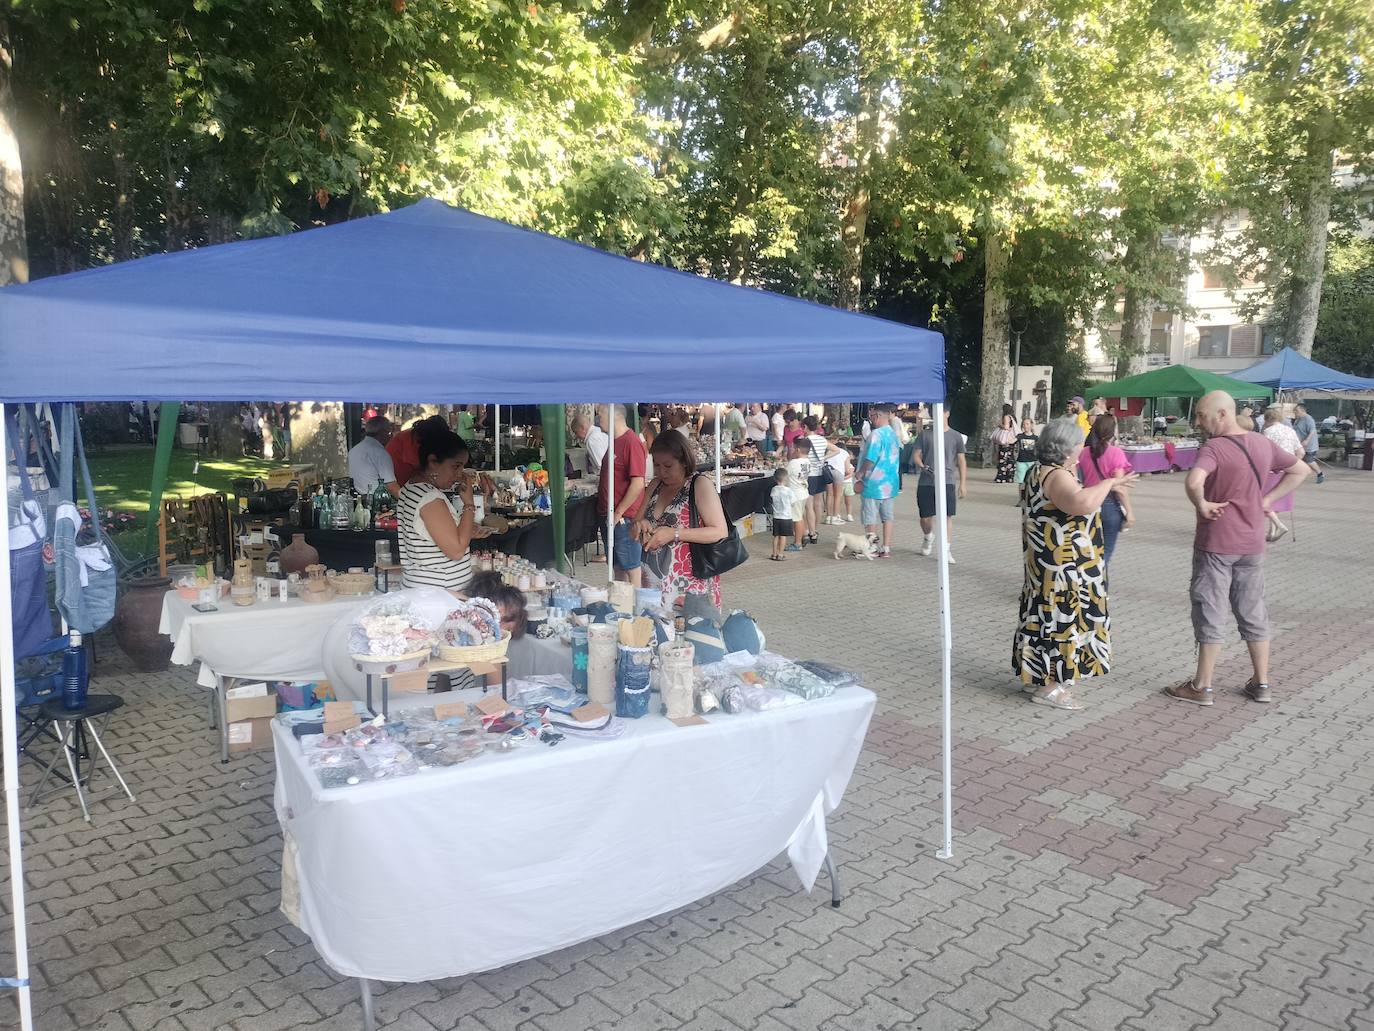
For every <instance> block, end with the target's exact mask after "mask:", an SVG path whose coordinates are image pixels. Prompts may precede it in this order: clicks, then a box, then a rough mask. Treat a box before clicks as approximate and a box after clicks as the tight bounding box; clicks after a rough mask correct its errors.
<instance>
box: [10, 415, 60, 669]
mask: <svg viewBox="0 0 1374 1031" xmlns="http://www.w3.org/2000/svg"><path fill="white" fill-rule="evenodd" d="M5 433H6V435H7V436H8V438H9V442H10V446H11V447H12V448H13V449H14V454H15V458H16V461H15V465H16V466H18V469H19V489H20V494H21V497H20V501H19V506H18V509H17V511H16V512H14V513H11V517H10V518H11V525H10V527H9V531H10V625H11V627H12V628H13V630H14V656H15V658H17V659H21V658H23V657H24V656H26V655H32V654H34V653H35V652H37V651H38V649H39V648H40V647H41V646H42V645H45V644H47V643H48V641H50V640H52V637H53V627H52V616H51V615H50V614H49V613H48V597H47V574H46V573H45V572H44V570H43V541H44V539H45V538H46V537H47V527H46V525H45V523H44V520H43V507H42V505H40V504H39V503H38V499H37V498H36V497H35V495H34V491H33V484H31V483H30V482H29V470H28V464H29V461H28V457H29V448H28V435H27V434H26V435H25V436H24V439H23V440H20V438H19V432H18V426H17V425H16V423H15V420H14V415H13V414H12V413H11V412H10V411H9V410H8V409H6V410H5ZM5 457H6V459H8V457H9V456H8V455H6V456H5ZM7 489H8V488H7ZM16 516H17V518H16Z"/></svg>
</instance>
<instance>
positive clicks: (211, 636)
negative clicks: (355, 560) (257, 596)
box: [158, 591, 372, 687]
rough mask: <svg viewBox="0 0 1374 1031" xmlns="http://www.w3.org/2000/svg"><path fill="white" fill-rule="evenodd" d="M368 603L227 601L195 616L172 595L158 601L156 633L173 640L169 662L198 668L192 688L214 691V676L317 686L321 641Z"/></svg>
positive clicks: (187, 604)
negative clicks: (340, 620)
mask: <svg viewBox="0 0 1374 1031" xmlns="http://www.w3.org/2000/svg"><path fill="white" fill-rule="evenodd" d="M371 600H372V598H370V597H368V598H336V599H335V600H334V601H327V602H305V601H298V600H296V599H294V598H292V599H290V600H289V601H287V602H286V604H282V603H281V602H279V601H277V600H276V599H275V598H274V599H272V600H271V601H259V602H255V603H254V604H252V605H247V606H242V607H240V606H236V605H235V604H234V603H233V602H232V601H230V600H229V599H228V598H225V599H223V600H222V601H221V602H219V606H220V607H219V611H217V612H197V611H196V610H195V609H193V608H192V607H191V605H192V603H191V602H189V601H187V600H186V599H185V598H182V597H181V596H180V595H178V594H177V593H176V591H168V592H167V594H166V596H165V597H164V598H163V599H162V620H161V622H160V623H159V624H158V632H159V633H163V634H167V635H168V636H170V637H171V639H172V645H173V647H172V661H173V662H175V663H177V664H178V665H181V666H189V665H191V664H192V663H195V662H198V663H200V672H199V674H198V675H197V682H198V683H199V684H200V685H201V686H202V687H214V686H215V681H216V677H217V676H225V677H249V678H252V679H255V680H316V679H320V678H323V677H324V675H325V670H324V664H323V654H324V638H325V633H326V631H328V629H329V627H330V626H331V625H332V624H333V623H334V622H335V621H336V620H338V618H339V617H340V616H342V615H344V614H345V613H346V612H351V611H352V610H353V609H355V608H359V607H361V606H362V605H365V604H366V603H367V602H369V601H371Z"/></svg>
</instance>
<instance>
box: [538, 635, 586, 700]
mask: <svg viewBox="0 0 1374 1031" xmlns="http://www.w3.org/2000/svg"><path fill="white" fill-rule="evenodd" d="M546 629H549V627H548V624H545V626H543V627H541V628H540V631H541V634H540V636H543V634H542V631H543V630H546ZM569 636H570V639H571V641H572V686H573V690H575V691H579V692H581V693H582V694H587V693H588V692H587V628H586V627H584V626H575V627H572V628H571V629H570V631H569Z"/></svg>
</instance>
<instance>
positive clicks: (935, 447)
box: [931, 401, 954, 859]
mask: <svg viewBox="0 0 1374 1031" xmlns="http://www.w3.org/2000/svg"><path fill="white" fill-rule="evenodd" d="M931 441H932V446H931V450H932V451H934V452H935V455H934V458H935V463H934V464H935V554H936V555H937V556H939V557H938V560H937V561H936V567H937V568H938V570H939V571H938V572H937V574H936V578H937V580H938V581H939V585H940V701H941V705H940V708H941V716H942V723H943V738H944V742H943V761H942V763H941V774H942V777H943V785H944V786H943V789H942V797H943V801H944V839H943V842H942V844H941V846H940V850H939V852H937V853H936V855H938V856H939V857H940V858H941V859H949V858H950V857H952V856H953V855H954V762H953V752H954V733H953V720H954V717H953V708H954V692H953V688H952V685H951V680H952V674H951V670H950V660H951V656H952V654H953V650H954V649H953V644H954V642H953V630H952V628H951V625H950V618H949V561H948V559H947V557H946V556H947V555H948V554H949V530H948V524H947V522H946V518H947V515H948V512H949V505H948V504H947V503H946V500H945V482H946V481H945V405H944V402H943V401H937V402H936V403H935V423H934V425H933V426H932V427H931Z"/></svg>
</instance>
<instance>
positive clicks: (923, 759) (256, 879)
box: [0, 471, 1374, 1031]
mask: <svg viewBox="0 0 1374 1031" xmlns="http://www.w3.org/2000/svg"><path fill="white" fill-rule="evenodd" d="M975 479H976V483H975V485H974V488H973V492H972V497H971V498H970V499H969V501H968V502H967V503H966V505H965V510H964V512H963V514H961V515H960V516H959V517H958V520H957V527H956V537H955V555H956V557H957V558H958V564H957V566H955V567H954V569H953V588H954V604H955V625H956V636H957V641H958V644H957V649H956V654H955V660H954V668H955V675H956V678H957V684H956V695H957V701H956V704H955V715H956V720H957V731H956V733H957V740H958V745H957V752H956V756H955V763H956V776H957V779H958V802H957V809H956V821H957V838H956V853H957V854H956V856H955V858H954V859H953V860H951V861H947V862H946V861H941V860H939V859H937V858H935V856H934V852H935V849H936V847H937V845H938V841H939V833H940V829H939V780H938V774H937V770H938V752H939V725H938V709H937V704H938V685H937V683H936V680H935V670H936V669H937V665H936V640H937V629H936V620H935V616H934V614H933V608H932V603H933V589H934V573H935V566H934V563H933V562H932V561H931V560H929V559H922V558H920V557H919V556H917V555H916V554H915V551H914V544H915V543H916V539H915V538H916V534H915V530H914V527H912V528H911V529H908V530H907V531H906V532H905V535H904V537H903V539H902V541H901V542H900V545H899V548H898V556H897V559H896V560H895V561H892V562H884V563H864V562H857V561H847V562H844V563H836V562H834V561H832V560H831V559H830V558H829V555H828V554H826V553H824V552H823V550H822V549H817V550H818V552H820V553H812V552H808V553H806V554H804V555H803V556H800V557H799V558H797V559H796V560H794V561H792V562H791V563H790V564H788V565H786V566H778V565H774V564H771V563H766V562H762V561H756V562H752V563H750V564H749V565H748V566H746V567H744V568H743V569H741V570H740V571H739V573H738V575H736V576H735V577H734V578H733V582H732V583H731V585H730V598H731V600H732V601H733V602H735V603H739V604H744V605H746V606H747V607H749V608H750V609H752V610H753V611H754V612H755V613H756V614H757V615H758V616H760V617H761V619H762V621H763V623H764V624H765V627H766V629H767V631H768V634H769V637H770V642H771V644H772V645H773V647H775V648H777V649H778V650H780V651H783V652H785V653H788V654H793V655H796V656H798V657H804V656H808V655H815V656H823V657H827V658H832V659H834V660H836V661H839V662H841V663H845V664H849V665H852V666H854V667H856V668H858V669H861V670H862V671H863V672H864V674H865V675H866V676H867V678H868V682H869V684H870V685H871V686H872V687H873V688H874V689H875V690H876V691H877V693H878V695H879V697H880V703H879V709H878V714H877V716H876V718H875V721H874V724H873V727H872V730H871V732H870V735H869V739H868V747H867V749H866V750H865V752H864V754H863V756H862V758H861V759H860V762H859V767H858V769H857V771H856V773H855V776H854V780H853V782H852V783H851V785H850V790H849V794H848V795H847V797H846V799H845V803H844V806H843V808H842V809H841V810H840V812H839V813H838V814H836V816H835V818H834V819H833V822H832V827H831V830H832V839H833V845H834V849H835V853H836V856H837V857H838V858H839V860H840V861H841V862H842V864H843V865H842V870H843V876H844V878H845V880H846V882H847V887H848V889H849V897H848V899H847V900H846V902H845V904H844V906H843V908H842V909H840V910H832V909H831V908H830V907H829V905H828V900H827V899H826V897H825V895H826V892H825V891H824V889H823V888H822V890H821V891H819V892H817V893H816V894H815V895H812V896H809V897H808V896H806V895H803V894H801V893H800V892H799V891H798V890H797V887H796V884H795V882H794V879H793V875H792V874H791V871H790V869H788V868H786V867H785V866H784V865H783V864H781V863H774V864H773V865H772V866H770V867H768V868H766V869H765V870H763V871H760V872H759V874H758V875H757V876H755V877H753V878H751V879H749V880H747V881H745V882H743V883H741V884H739V885H737V886H736V887H734V888H733V889H731V890H729V891H725V892H722V893H721V894H720V895H718V896H716V897H714V898H711V899H708V900H706V901H704V902H701V903H699V904H697V905H694V906H690V907H688V908H687V909H685V910H682V911H680V912H677V913H673V914H670V915H668V916H665V917H663V918H661V919H658V920H653V921H650V922H648V923H644V924H640V925H637V926H634V927H629V928H626V929H624V930H623V931H620V932H617V933H616V934H613V935H608V936H606V937H604V938H601V939H599V940H596V941H593V942H589V943H587V944H585V945H583V946H580V947H578V948H574V949H569V950H566V951H564V952H561V953H557V954H554V955H551V956H547V957H545V958H543V959H541V960H536V961H531V962H528V963H522V964H519V965H517V966H514V967H509V968H507V969H504V970H499V971H495V972H492V973H488V974H484V975H480V976H477V977H471V978H461V979H454V980H452V981H444V982H434V983H428V984H415V985H391V986H385V988H384V989H383V990H382V994H381V995H380V997H379V1002H378V1006H379V1012H380V1017H381V1019H382V1020H383V1021H384V1022H385V1023H386V1025H387V1026H388V1027H393V1028H405V1029H430V1028H455V1027H461V1028H464V1029H468V1028H471V1029H473V1031H481V1029H486V1031H499V1029H505V1028H516V1027H522V1028H530V1029H538V1031H558V1029H564V1028H566V1029H574V1031H576V1029H587V1028H603V1027H604V1028H612V1027H615V1028H619V1029H630V1031H638V1029H641V1028H644V1029H649V1028H676V1027H692V1028H702V1029H721V1031H729V1029H733V1028H744V1029H754V1028H758V1029H768V1031H778V1029H784V1028H792V1029H797V1031H809V1029H815V1028H836V1029H844V1031H877V1029H894V1028H922V1029H925V1031H933V1029H941V1028H980V1027H986V1028H995V1029H1006V1031H1011V1029H1024V1028H1045V1029H1050V1028H1053V1029H1073V1028H1084V1029H1089V1031H1100V1029H1106V1028H1115V1027H1131V1028H1149V1029H1151V1031H1161V1029H1184V1028H1193V1027H1208V1028H1213V1029H1217V1031H1223V1029H1238V1031H1239V1029H1244V1031H1249V1029H1262V1028H1271V1027H1284V1028H1342V1029H1343V1028H1349V1029H1374V1012H1372V1010H1371V997H1370V990H1371V989H1370V985H1371V982H1372V981H1374V904H1371V893H1374V859H1372V858H1371V845H1372V844H1374V803H1371V801H1370V795H1371V790H1370V789H1371V787H1372V786H1374V766H1371V764H1370V761H1369V760H1370V755H1371V751H1372V750H1374V737H1371V733H1370V730H1371V722H1374V698H1372V697H1371V691H1370V688H1371V686H1374V633H1371V630H1374V616H1371V614H1370V613H1371V609H1370V608H1369V600H1370V599H1369V591H1370V585H1371V584H1374V541H1372V540H1371V536H1370V533H1369V530H1370V527H1371V525H1374V523H1372V521H1371V511H1372V510H1374V482H1371V480H1370V477H1369V476H1368V475H1364V476H1360V475H1359V474H1353V473H1347V472H1344V471H1336V472H1335V473H1334V474H1333V475H1332V476H1331V477H1330V478H1329V481H1328V483H1327V484H1326V485H1324V486H1323V487H1321V488H1316V487H1314V486H1310V487H1306V488H1304V491H1303V495H1302V498H1301V500H1300V502H1299V520H1300V523H1299V535H1298V536H1299V539H1298V542H1297V543H1289V542H1288V541H1285V542H1283V543H1282V544H1280V545H1279V546H1277V547H1275V548H1274V550H1273V552H1272V553H1271V556H1270V560H1269V566H1268V569H1269V584H1270V591H1269V598H1270V603H1271V606H1272V610H1273V616H1274V620H1275V623H1276V626H1277V628H1278V639H1277V643H1276V651H1275V666H1274V678H1273V679H1274V682H1275V694H1276V700H1277V701H1276V704H1274V705H1271V706H1268V707H1264V706H1258V705H1254V704H1251V703H1248V702H1246V701H1245V700H1244V699H1243V698H1242V697H1241V696H1239V694H1238V693H1237V691H1236V689H1238V688H1239V686H1240V685H1241V684H1242V683H1243V682H1244V680H1245V675H1246V670H1245V667H1244V664H1243V651H1242V650H1241V648H1240V647H1239V646H1235V647H1231V648H1228V650H1227V652H1226V654H1225V657H1224V660H1223V662H1222V664H1221V667H1220V671H1219V682H1218V686H1219V692H1218V694H1219V697H1218V699H1217V704H1216V705H1215V707H1213V708H1212V709H1197V708H1193V707H1191V706H1186V705H1182V704H1181V703H1176V702H1169V701H1167V700H1166V699H1164V698H1163V697H1162V696H1161V694H1160V688H1161V687H1163V686H1164V685H1165V684H1166V683H1168V682H1170V681H1171V680H1174V679H1177V678H1180V677H1181V676H1183V675H1184V674H1185V672H1186V671H1187V670H1188V669H1189V668H1190V662H1191V654H1192V647H1191V642H1190V639H1189V632H1188V626H1187V607H1186V593H1185V587H1186V578H1187V574H1188V561H1189V540H1188V538H1189V532H1190V529H1189V528H1190V522H1189V513H1188V510H1187V507H1186V504H1185V502H1184V501H1183V498H1182V493H1181V492H1182V482H1181V478H1180V477H1177V476H1174V477H1155V478H1152V479H1150V480H1149V481H1147V482H1145V483H1143V484H1142V485H1141V487H1140V489H1139V491H1138V497H1137V501H1136V507H1137V511H1138V512H1139V513H1140V517H1141V523H1140V525H1139V527H1138V528H1137V529H1135V530H1133V531H1131V532H1130V533H1128V534H1127V535H1126V536H1125V537H1124V538H1123V540H1122V543H1121V546H1120V548H1119V550H1118V552H1117V558H1116V564H1115V565H1114V568H1113V582H1114V586H1115V593H1114V596H1113V599H1112V616H1113V619H1114V622H1115V633H1114V645H1115V648H1114V652H1115V654H1114V659H1115V662H1114V665H1115V669H1116V672H1114V673H1113V675H1112V676H1111V677H1110V678H1108V679H1107V680H1105V681H1103V682H1101V683H1100V684H1093V685H1090V686H1088V687H1087V688H1086V689H1084V691H1083V698H1084V700H1085V701H1086V702H1087V703H1088V705H1089V708H1088V709H1087V710H1086V711H1084V712H1081V713H1077V714H1067V713H1059V712H1054V711H1051V710H1046V709H1043V708H1038V707H1033V706H1031V705H1029V704H1027V703H1026V702H1025V701H1024V700H1023V699H1022V698H1021V697H1020V696H1019V695H1018V694H1017V693H1016V692H1015V690H1014V688H1013V685H1012V684H1011V682H1010V677H1009V674H1008V659H1009V641H1010V634H1011V630H1012V626H1013V623H1014V620H1015V606H1016V594H1017V591H1018V589H1019V568H1018V547H1019V545H1018V543H1017V540H1018V539H1017V530H1016V512H1015V510H1014V509H1013V508H1012V507H1011V505H1010V499H1011V495H1010V494H1009V493H1008V492H1007V491H1006V490H1005V489H1004V488H998V487H995V486H994V485H992V484H991V483H990V482H988V479H989V477H988V475H987V474H986V473H981V472H980V473H976V474H975ZM910 505H911V498H910V497H909V496H908V497H906V498H905V500H904V507H903V509H902V518H904V519H910V518H911V517H912V516H913V515H914V513H912V512H911V511H910ZM826 536H827V537H828V536H829V533H827V535H826ZM763 542H764V539H763V538H760V539H759V543H760V544H761V545H762V544H763ZM818 623H820V624H823V625H825V626H827V627H829V628H830V629H829V631H828V632H827V633H825V634H824V635H823V637H822V639H821V640H818V639H817V634H816V627H817V625H818ZM110 651H111V650H110V649H108V648H107V649H106V653H105V654H106V655H107V656H109V655H110ZM98 689H100V690H113V691H117V692H119V693H121V694H123V695H125V697H126V698H127V699H128V700H129V701H130V703H131V705H130V709H129V710H128V711H127V712H126V714H123V716H122V718H121V719H120V721H119V722H118V724H117V726H118V730H117V732H116V733H115V734H114V735H113V736H114V738H115V746H116V749H117V753H116V754H117V755H119V756H121V757H122V758H123V759H124V762H125V770H126V771H127V773H128V774H129V776H130V780H131V782H132V783H133V784H134V786H135V790H136V791H137V793H138V802H137V803H136V804H130V803H128V802H127V801H123V800H120V799H113V800H109V797H110V796H108V795H107V796H106V797H107V800H106V801H104V802H101V803H98V804H97V806H96V820H95V823H94V825H92V826H89V827H88V826H86V825H84V824H83V823H82V821H81V820H80V818H79V812H78V811H77V809H76V806H75V804H74V802H72V801H70V800H69V799H67V798H66V797H61V798H55V799H53V800H52V801H50V802H47V803H45V804H43V805H42V806H41V807H39V808H38V809H36V810H34V811H32V812H31V813H29V815H28V817H27V822H26V856H25V859H26V866H27V870H28V876H29V889H30V896H29V897H30V921H31V936H32V942H33V947H32V955H33V959H34V960H35V962H36V968H35V974H34V977H35V983H36V988H35V992H34V999H35V1006H36V1009H37V1012H38V1015H39V1026H40V1027H43V1028H48V1029H58V1028H69V1027H80V1028H90V1029H96V1028H99V1029H108V1031H115V1029H120V1031H124V1029H128V1028H134V1029H139V1031H143V1029H157V1031H181V1029H186V1031H194V1029H201V1028H219V1027H232V1028H238V1029H244V1031H247V1029H252V1031H271V1029H274V1028H295V1027H311V1028H330V1029H333V1028H347V1029H352V1028H356V1027H357V1026H358V1021H359V1006H358V1001H357V996H356V992H355V984H354V982H352V981H349V980H346V979H342V978H339V977H337V976H335V975H334V974H333V973H332V972H330V971H329V970H328V969H326V968H325V967H324V966H323V964H322V963H321V962H320V960H319V959H318V957H317V956H316V954H315V952H314V950H313V948H312V947H311V945H310V943H309V942H308V940H306V939H305V938H304V936H302V935H301V934H300V933H299V932H298V931H296V930H295V929H294V928H292V927H291V926H290V925H288V924H287V923H286V921H285V920H284V919H283V918H282V917H281V915H280V914H279V913H278V912H277V902H278V890H279V857H280V851H281V841H280V837H279V835H278V832H277V824H276V819H275V817H274V815H273V812H272V807H271V792H272V778H273V770H272V761H271V758H270V754H269V755H266V756H264V755H255V756H251V757H247V758H243V759H239V760H237V761H235V762H234V763H233V764H232V765H231V766H229V767H227V768H224V767H221V766H220V765H219V763H218V762H217V761H215V759H214V754H213V744H212V737H211V734H210V732H209V731H208V729H207V727H206V725H205V717H204V712H203V706H202V705H201V704H200V695H199V694H197V693H194V690H193V685H192V679H191V677H190V676H189V675H187V674H186V673H185V672H184V671H176V672H172V673H168V674H163V675H156V676H139V675H136V674H130V673H127V672H120V671H119V667H118V664H117V661H116V660H108V661H106V662H104V663H103V664H102V667H101V677H100V679H99V681H98ZM135 721H137V723H136V722H135ZM33 775H34V771H33V770H31V769H25V771H24V777H25V781H26V783H31V782H32V777H33ZM5 934H6V935H8V928H5ZM6 947H8V938H7V939H6ZM0 967H3V968H4V969H5V970H6V972H8V971H9V970H10V969H12V960H11V958H10V957H9V956H8V955H4V956H0ZM0 1006H3V1007H4V1008H2V1009H0V1026H12V1024H13V1018H14V1014H13V1010H12V1009H11V1008H10V1003H9V1001H8V1000H5V1001H4V1002H3V1003H0Z"/></svg>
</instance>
